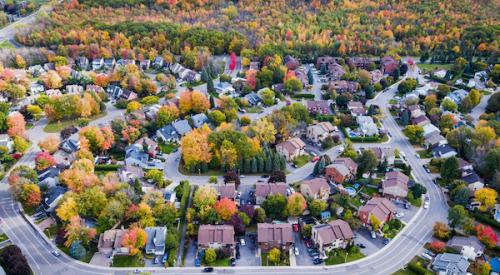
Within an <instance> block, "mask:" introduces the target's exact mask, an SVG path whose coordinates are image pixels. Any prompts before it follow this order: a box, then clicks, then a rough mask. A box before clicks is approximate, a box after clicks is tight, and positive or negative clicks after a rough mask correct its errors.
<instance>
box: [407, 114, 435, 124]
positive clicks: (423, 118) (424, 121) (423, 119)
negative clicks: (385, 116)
mask: <svg viewBox="0 0 500 275" xmlns="http://www.w3.org/2000/svg"><path fill="white" fill-rule="evenodd" d="M429 123H431V120H430V119H429V118H428V117H427V116H426V115H425V114H423V115H420V116H418V117H415V118H412V119H411V124H413V125H418V126H422V127H423V126H424V125H427V124H429Z"/></svg>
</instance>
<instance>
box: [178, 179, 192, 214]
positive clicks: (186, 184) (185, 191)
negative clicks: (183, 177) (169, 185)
mask: <svg viewBox="0 0 500 275" xmlns="http://www.w3.org/2000/svg"><path fill="white" fill-rule="evenodd" d="M190 191H191V187H190V186H189V182H188V181H183V184H182V198H181V202H180V213H179V216H180V217H181V221H182V222H184V220H185V219H186V208H187V206H188V205H187V204H188V201H189V192H190Z"/></svg>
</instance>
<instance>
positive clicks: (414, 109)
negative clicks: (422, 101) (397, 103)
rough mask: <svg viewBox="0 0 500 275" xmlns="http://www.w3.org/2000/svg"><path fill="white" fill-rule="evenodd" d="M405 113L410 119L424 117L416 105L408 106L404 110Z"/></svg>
mask: <svg viewBox="0 0 500 275" xmlns="http://www.w3.org/2000/svg"><path fill="white" fill-rule="evenodd" d="M406 111H407V112H408V113H409V115H410V118H416V117H419V116H421V115H425V113H424V112H423V111H422V109H420V106H418V105H416V104H415V105H410V106H408V107H407V108H406Z"/></svg>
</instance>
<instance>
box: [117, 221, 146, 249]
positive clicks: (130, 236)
mask: <svg viewBox="0 0 500 275" xmlns="http://www.w3.org/2000/svg"><path fill="white" fill-rule="evenodd" d="M147 238H148V235H147V234H146V231H144V229H142V228H139V227H132V228H130V229H129V230H128V232H127V233H125V234H124V235H123V238H122V245H123V246H124V247H127V248H128V249H129V251H130V255H132V256H135V255H137V254H139V253H141V251H142V249H143V248H144V246H145V245H146V241H147Z"/></svg>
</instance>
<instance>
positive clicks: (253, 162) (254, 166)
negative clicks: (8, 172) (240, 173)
mask: <svg viewBox="0 0 500 275" xmlns="http://www.w3.org/2000/svg"><path fill="white" fill-rule="evenodd" d="M251 171H252V174H255V173H257V171H258V167H257V158H256V157H253V158H252V168H251Z"/></svg>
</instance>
